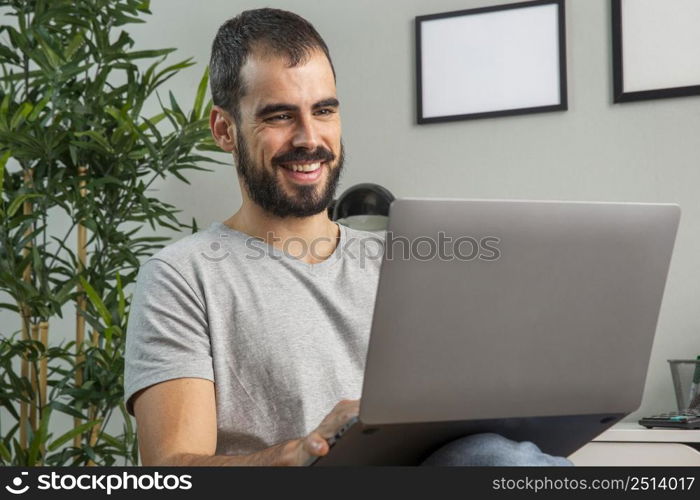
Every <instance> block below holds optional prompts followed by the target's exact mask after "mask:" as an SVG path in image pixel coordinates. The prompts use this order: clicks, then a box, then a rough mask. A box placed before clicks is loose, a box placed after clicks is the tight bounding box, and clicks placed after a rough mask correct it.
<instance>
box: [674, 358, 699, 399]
mask: <svg viewBox="0 0 700 500" xmlns="http://www.w3.org/2000/svg"><path fill="white" fill-rule="evenodd" d="M668 363H669V365H670V367H671V377H672V378H673V388H674V390H675V392H676V402H677V403H678V409H679V410H680V411H683V410H686V409H689V408H695V409H700V359H697V360H692V359H669V360H668Z"/></svg>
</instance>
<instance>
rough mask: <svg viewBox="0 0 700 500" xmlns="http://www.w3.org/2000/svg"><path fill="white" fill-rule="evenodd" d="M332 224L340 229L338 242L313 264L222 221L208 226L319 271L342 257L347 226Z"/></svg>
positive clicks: (311, 269)
mask: <svg viewBox="0 0 700 500" xmlns="http://www.w3.org/2000/svg"><path fill="white" fill-rule="evenodd" d="M334 224H336V225H337V226H338V228H339V230H340V237H339V239H338V244H337V245H336V247H335V249H334V250H333V253H331V254H330V255H329V256H328V257H327V258H326V259H324V260H322V261H321V262H317V263H315V264H310V263H308V262H304V261H303V260H301V259H299V258H297V257H295V256H293V255H291V254H289V253H287V252H285V251H284V250H282V249H279V248H277V247H275V246H274V245H271V244H270V243H267V242H266V241H264V240H262V239H260V238H256V237H255V236H251V235H250V234H248V233H244V232H242V231H238V230H237V229H233V228H231V227H229V226H227V225H226V224H224V223H223V222H220V221H216V222H213V223H212V225H211V226H210V229H214V228H216V229H217V230H221V231H225V232H227V233H231V234H234V235H236V236H237V237H239V238H243V239H248V238H252V239H253V240H255V241H256V242H259V243H260V245H261V248H264V249H266V250H267V252H268V255H270V254H273V255H275V256H277V257H281V258H283V259H285V260H286V261H289V262H292V263H293V264H295V265H297V266H299V267H302V268H305V269H307V270H309V271H321V270H323V269H326V268H329V267H331V266H333V265H334V264H335V263H337V262H338V261H339V260H340V258H341V257H342V249H343V246H344V245H345V242H346V241H347V233H346V230H347V228H346V227H345V226H343V225H342V224H338V223H337V222H335V223H334Z"/></svg>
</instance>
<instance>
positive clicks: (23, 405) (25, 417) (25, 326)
mask: <svg viewBox="0 0 700 500" xmlns="http://www.w3.org/2000/svg"><path fill="white" fill-rule="evenodd" d="M33 177H34V169H32V168H28V169H26V170H25V171H24V185H25V186H26V187H30V186H31V185H32V179H33ZM32 211H33V208H32V202H31V200H26V201H25V202H24V204H23V205H22V213H23V214H24V215H31V214H32ZM31 231H32V227H31V226H30V227H28V228H27V231H26V232H25V233H24V234H25V236H28V235H29V234H30V233H31ZM31 247H32V243H31V241H30V242H28V243H27V245H26V246H25V247H24V248H23V249H22V256H23V257H26V256H27V255H29V254H30V253H31V251H32V248H31ZM22 279H23V280H24V281H25V282H26V283H31V282H32V281H33V280H32V265H31V264H27V267H26V268H24V272H23V273H22ZM20 310H21V315H22V340H29V339H30V332H29V325H30V321H31V314H32V313H31V309H30V308H29V306H27V304H21V305H20ZM20 375H21V376H22V378H28V377H29V360H28V359H27V356H26V353H25V355H24V356H22V360H21V361H20ZM29 406H30V405H29V403H28V402H26V401H21V402H20V406H19V444H20V447H21V448H23V449H26V448H27V444H28V440H27V435H28V433H27V424H30V425H31V422H30V421H29ZM32 429H34V427H32Z"/></svg>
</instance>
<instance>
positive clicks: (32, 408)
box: [29, 324, 39, 429]
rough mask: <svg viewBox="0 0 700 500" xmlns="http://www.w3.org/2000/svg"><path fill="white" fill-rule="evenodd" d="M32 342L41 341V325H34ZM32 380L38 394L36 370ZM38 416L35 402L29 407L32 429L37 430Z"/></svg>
mask: <svg viewBox="0 0 700 500" xmlns="http://www.w3.org/2000/svg"><path fill="white" fill-rule="evenodd" d="M31 328H32V330H31V331H32V340H39V325H37V324H32V326H31ZM31 372H32V373H31V379H32V381H31V382H32V393H33V394H35V395H36V394H37V392H38V382H37V373H36V370H35V369H32V370H31ZM36 414H37V408H36V403H35V402H33V403H32V404H30V405H29V424H30V425H31V427H32V429H36V428H37V426H36Z"/></svg>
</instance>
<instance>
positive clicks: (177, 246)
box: [144, 224, 220, 270]
mask: <svg viewBox="0 0 700 500" xmlns="http://www.w3.org/2000/svg"><path fill="white" fill-rule="evenodd" d="M214 226H215V224H212V225H210V226H209V227H207V228H203V229H200V230H199V231H197V232H196V233H192V234H189V235H187V236H183V237H181V238H180V239H178V240H176V241H173V242H171V243H169V244H168V245H166V246H164V247H163V248H161V249H160V250H159V251H158V252H156V253H155V254H153V255H152V256H150V257H149V258H148V259H146V261H145V262H144V264H145V263H146V262H150V261H162V262H165V263H167V264H169V265H170V266H172V267H174V268H176V269H178V270H181V269H183V268H187V267H189V266H188V265H191V264H193V263H195V262H197V261H199V260H201V259H202V256H206V255H207V253H209V254H214V252H215V251H216V250H218V248H217V245H216V243H217V242H218V241H219V240H220V238H219V235H218V233H217V232H216V231H215V230H214V229H215V228H214ZM219 246H220V245H219Z"/></svg>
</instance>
